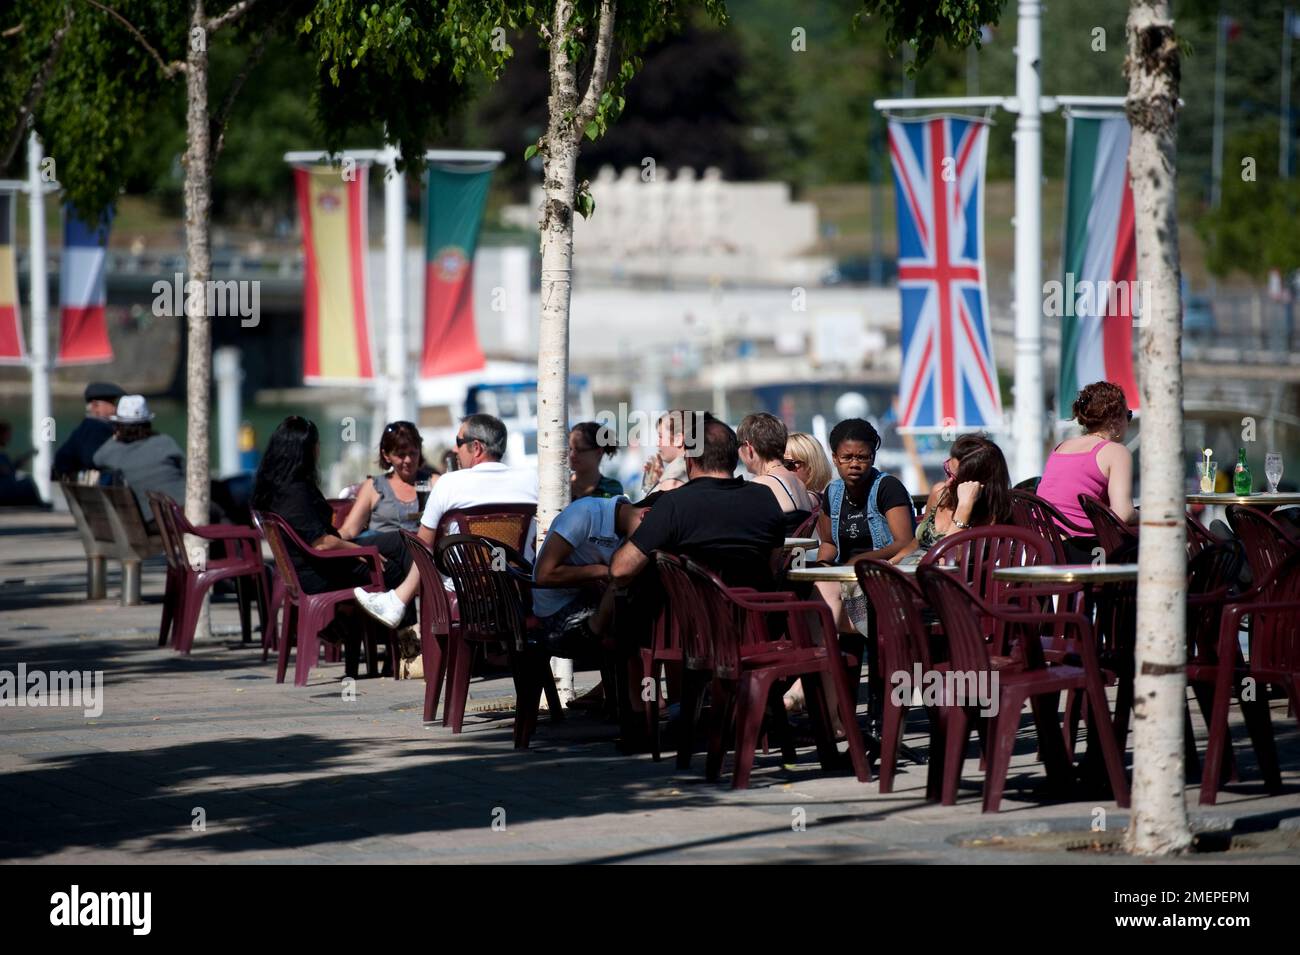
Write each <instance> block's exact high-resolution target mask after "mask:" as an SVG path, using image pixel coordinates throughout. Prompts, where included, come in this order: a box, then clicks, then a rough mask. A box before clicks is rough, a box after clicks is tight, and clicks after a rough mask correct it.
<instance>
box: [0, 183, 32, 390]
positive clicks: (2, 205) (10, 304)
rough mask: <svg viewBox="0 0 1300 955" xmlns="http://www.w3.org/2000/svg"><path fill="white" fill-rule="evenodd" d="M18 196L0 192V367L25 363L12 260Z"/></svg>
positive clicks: (7, 190)
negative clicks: (15, 208) (15, 209)
mask: <svg viewBox="0 0 1300 955" xmlns="http://www.w3.org/2000/svg"><path fill="white" fill-rule="evenodd" d="M17 201H18V196H17V193H15V192H14V191H12V190H9V189H0V365H18V364H22V363H24V362H25V361H26V360H27V349H26V347H25V346H24V345H23V323H22V318H21V317H20V315H19V313H18V266H17V263H16V261H15V259H14V207H15V206H16V205H17Z"/></svg>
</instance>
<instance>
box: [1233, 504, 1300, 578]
mask: <svg viewBox="0 0 1300 955" xmlns="http://www.w3.org/2000/svg"><path fill="white" fill-rule="evenodd" d="M1228 523H1229V524H1230V525H1232V530H1233V533H1235V534H1236V535H1237V536H1238V537H1239V538H1241V542H1242V543H1243V544H1245V545H1246V561H1247V563H1249V564H1250V572H1251V575H1252V576H1253V577H1254V578H1255V583H1256V584H1259V583H1260V582H1261V581H1263V580H1264V578H1265V577H1267V576H1268V574H1269V572H1270V571H1271V570H1272V569H1273V568H1274V567H1276V566H1277V565H1278V564H1280V563H1282V561H1283V560H1285V559H1286V558H1287V557H1289V556H1291V555H1292V554H1294V553H1296V552H1297V551H1300V541H1297V540H1296V539H1295V538H1294V537H1293V536H1292V534H1291V532H1290V531H1288V530H1287V529H1286V528H1285V527H1284V526H1282V524H1280V523H1279V522H1278V521H1277V520H1276V519H1275V518H1273V517H1272V516H1270V515H1268V514H1265V513H1263V512H1262V511H1260V510H1259V509H1258V508H1254V507H1248V506H1246V505H1244V504H1229V505H1228Z"/></svg>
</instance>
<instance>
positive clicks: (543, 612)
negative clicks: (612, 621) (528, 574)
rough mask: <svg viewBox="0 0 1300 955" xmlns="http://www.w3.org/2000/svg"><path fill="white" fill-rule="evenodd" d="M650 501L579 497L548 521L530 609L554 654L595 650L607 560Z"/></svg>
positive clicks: (606, 602) (605, 598) (608, 601)
mask: <svg viewBox="0 0 1300 955" xmlns="http://www.w3.org/2000/svg"><path fill="white" fill-rule="evenodd" d="M651 503H652V500H651V499H650V498H646V499H645V500H643V501H641V502H640V503H638V504H631V503H629V502H628V499H627V498H626V497H622V496H619V497H604V498H601V497H584V498H579V499H578V500H576V501H574V502H573V503H572V504H570V505H569V506H568V507H566V508H565V509H564V510H563V511H561V512H560V513H559V514H558V515H557V516H556V518H555V520H554V521H552V522H551V527H550V530H549V531H547V534H546V541H545V543H543V544H542V550H541V553H540V554H538V555H537V564H536V566H535V568H534V571H533V580H534V582H535V583H536V584H537V586H536V587H535V588H534V589H533V613H534V614H535V615H536V616H537V619H538V622H539V623H540V624H541V625H542V628H543V629H544V630H545V631H546V632H547V634H548V636H549V637H550V641H551V646H552V650H553V651H556V654H557V655H558V656H574V655H577V654H578V653H580V652H582V651H583V650H590V649H595V643H594V640H595V638H596V637H598V636H600V635H601V634H602V633H604V631H605V628H606V627H607V626H608V622H609V615H610V611H611V609H612V597H613V590H612V589H611V588H609V587H607V586H606V585H607V584H608V582H609V579H610V574H609V561H610V558H611V557H613V556H614V551H615V550H617V549H618V547H619V545H620V544H621V543H622V542H623V541H625V540H626V539H627V538H628V536H629V535H630V534H631V533H632V532H633V531H634V530H636V529H637V527H638V526H639V525H640V524H641V518H642V517H643V516H644V515H645V513H646V511H647V509H648V508H649V506H650V504H651Z"/></svg>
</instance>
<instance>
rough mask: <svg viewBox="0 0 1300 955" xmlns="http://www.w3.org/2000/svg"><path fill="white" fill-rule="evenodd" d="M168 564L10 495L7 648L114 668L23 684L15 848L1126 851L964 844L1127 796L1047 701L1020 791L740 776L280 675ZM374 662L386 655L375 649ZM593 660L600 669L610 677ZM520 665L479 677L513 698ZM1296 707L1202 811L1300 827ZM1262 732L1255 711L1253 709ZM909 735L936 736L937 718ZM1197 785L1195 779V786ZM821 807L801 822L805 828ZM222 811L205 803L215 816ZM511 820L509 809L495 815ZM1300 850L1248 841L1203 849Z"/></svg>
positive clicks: (874, 858) (908, 773)
mask: <svg viewBox="0 0 1300 955" xmlns="http://www.w3.org/2000/svg"><path fill="white" fill-rule="evenodd" d="M162 571H163V567H162V564H161V563H160V562H159V563H157V564H156V565H153V566H150V567H149V568H148V569H147V572H146V575H145V581H144V593H145V595H146V601H147V602H146V603H145V605H143V606H141V607H134V608H123V607H119V606H118V605H117V602H116V594H117V587H118V583H119V581H118V577H117V573H118V571H117V568H115V567H110V573H109V594H110V595H111V598H112V599H110V600H106V601H96V602H87V601H86V600H85V599H84V598H85V591H84V584H85V573H84V561H83V558H82V555H81V549H80V545H79V543H78V541H77V538H76V534H75V532H74V530H73V527H72V522H71V520H70V519H69V518H68V517H66V516H65V515H59V514H51V513H46V512H36V511H25V512H13V511H0V671H4V670H8V671H11V672H13V671H16V669H17V667H18V665H19V664H20V663H21V664H25V665H26V667H27V669H28V671H29V672H30V671H34V670H37V669H40V670H59V669H64V670H66V669H79V670H82V669H89V670H102V671H103V672H104V682H105V689H104V709H103V713H102V715H100V716H98V717H97V718H88V717H87V716H85V715H84V714H83V712H82V710H81V709H73V708H67V707H63V708H11V707H7V706H6V707H0V860H5V861H11V862H13V861H17V862H33V861H38V862H65V863H102V862H167V863H191V862H193V863H199V862H208V863H211V862H220V863H227V862H246V863H247V862H292V863H304V862H575V861H603V862H692V863H707V862H835V861H844V862H911V863H925V862H946V863H954V862H955V863H1021V864H1023V863H1025V862H1048V861H1067V862H1068V861H1077V862H1103V863H1105V862H1114V861H1122V860H1117V859H1115V858H1113V857H1108V856H1100V855H1094V854H1087V855H1084V854H1080V853H1052V854H1047V853H1037V852H1034V853H1013V852H1010V851H1005V850H987V849H973V848H962V847H959V846H957V845H956V844H955V842H953V841H950V840H954V839H955V838H956V837H961V836H981V835H988V834H995V833H1010V832H1012V831H1023V832H1033V831H1040V830H1046V829H1049V828H1050V829H1077V830H1086V829H1088V828H1089V827H1090V826H1091V825H1092V823H1093V821H1094V819H1097V818H1099V813H1098V810H1100V811H1102V812H1104V814H1105V821H1106V825H1107V828H1108V829H1110V830H1112V831H1113V830H1115V829H1117V828H1122V827H1123V825H1124V821H1125V815H1126V814H1125V813H1123V812H1120V811H1118V810H1116V808H1115V805H1114V803H1113V802H1093V801H1081V802H1073V803H1062V802H1052V801H1050V799H1049V797H1048V795H1047V793H1046V792H1045V785H1044V784H1045V778H1044V777H1043V775H1042V773H1041V771H1040V767H1038V765H1037V764H1036V763H1035V762H1034V754H1033V742H1032V734H1031V733H1030V732H1029V728H1030V726H1031V724H1029V723H1028V721H1027V722H1026V727H1027V730H1026V735H1025V736H1024V738H1023V739H1022V740H1021V743H1020V745H1018V747H1017V755H1016V757H1015V759H1014V762H1013V765H1012V772H1011V776H1010V778H1009V780H1008V790H1007V798H1006V799H1005V800H1004V803H1003V810H1002V812H1000V813H999V814H997V815H996V816H986V815H982V814H981V813H980V811H979V779H980V776H979V774H978V772H977V767H976V764H975V762H974V761H973V760H971V761H968V762H967V764H966V775H965V785H964V786H963V792H962V797H961V801H960V803H959V804H958V805H957V806H955V807H946V808H945V807H940V806H930V805H927V804H926V803H925V801H924V798H923V795H924V767H920V766H916V765H913V764H910V763H907V762H904V764H903V766H902V770H903V771H902V773H901V776H900V778H899V780H898V783H897V786H896V791H895V792H894V793H892V794H889V795H883V796H882V795H881V794H880V793H879V789H878V786H877V784H876V783H875V782H872V783H870V784H867V785H863V784H860V783H858V782H856V781H855V780H854V779H852V778H851V777H849V776H848V775H844V776H838V775H834V776H832V775H827V774H825V773H823V772H822V771H821V770H820V768H819V767H818V765H817V762H816V757H815V754H814V753H813V752H812V751H811V750H801V751H800V759H799V763H798V765H797V767H796V768H795V769H794V770H793V771H791V772H786V771H783V770H782V769H781V767H780V760H779V756H777V755H776V754H773V755H771V756H767V757H764V756H762V755H760V756H759V757H758V759H757V764H756V771H755V774H754V778H753V788H751V789H750V790H749V791H747V792H739V793H736V792H732V791H731V790H730V789H728V788H727V786H726V781H725V779H724V782H723V783H722V784H709V783H706V782H705V781H704V780H703V771H702V764H703V758H702V757H697V758H696V760H695V765H694V766H693V767H692V770H691V771H689V772H682V773H679V772H677V771H676V770H675V769H674V765H673V762H672V758H671V754H670V755H669V757H668V759H666V760H665V761H664V762H661V763H654V762H653V761H652V760H651V759H650V757H649V756H622V755H619V753H618V752H617V751H616V750H615V747H614V745H613V743H612V739H613V731H612V728H611V727H608V726H606V725H605V724H603V723H601V722H599V721H597V720H595V719H594V718H592V717H588V716H580V715H574V716H571V717H570V718H569V719H568V720H566V721H565V722H564V723H562V724H559V725H555V724H551V723H549V722H547V721H546V720H545V719H543V722H542V723H541V725H540V726H539V728H538V731H537V733H536V735H535V737H534V741H533V745H532V749H531V750H529V751H527V752H515V751H514V750H513V749H512V747H511V733H510V727H511V720H512V718H513V716H512V713H511V712H510V711H509V710H506V711H504V712H476V713H472V714H471V715H470V716H469V717H468V718H467V720H466V726H465V732H464V733H463V734H461V735H458V736H457V735H452V734H451V733H450V731H447V730H444V729H443V728H442V727H441V725H440V724H438V725H431V726H428V727H426V726H424V725H423V723H422V722H421V719H420V710H421V705H422V702H421V701H422V697H423V683H422V682H420V681H414V682H412V681H394V680H389V679H366V678H362V679H360V680H358V681H357V683H356V699H355V701H348V700H345V699H344V698H343V694H342V692H341V687H340V682H339V678H340V677H341V676H342V665H341V664H338V665H326V666H322V667H320V668H319V669H317V670H316V671H314V673H313V677H312V680H311V683H310V685H309V686H307V687H304V688H295V687H293V686H292V685H291V684H284V685H277V684H276V683H275V681H274V676H275V669H274V664H273V662H269V663H263V662H262V659H261V650H260V648H259V647H258V646H256V645H245V644H242V643H241V642H240V639H239V636H238V631H237V616H236V613H235V609H234V602H233V600H229V599H227V600H223V601H220V602H218V603H217V604H216V606H215V608H214V615H213V616H214V623H215V625H216V628H217V631H218V634H219V636H217V637H215V638H213V639H210V640H208V641H206V642H199V643H198V644H196V646H195V649H194V653H193V655H192V656H191V657H189V658H183V657H180V656H178V655H176V654H175V653H174V652H172V651H171V650H169V649H159V648H158V647H157V627H158V619H159V599H160V596H161V592H162ZM363 671H364V668H363ZM592 682H594V675H593V674H580V676H579V683H580V684H582V683H586V684H587V685H590V684H591V683H592ZM509 692H510V685H509V681H508V680H501V679H498V680H491V681H475V683H474V684H473V685H472V696H471V700H470V708H471V710H473V709H474V708H475V707H480V708H482V709H488V708H490V707H491V706H492V705H493V703H492V701H493V700H494V699H496V700H497V702H498V703H502V702H504V701H503V699H502V698H504V697H506V696H507V694H509ZM1273 717H1274V725H1275V727H1277V731H1278V740H1279V746H1280V748H1281V756H1282V760H1283V765H1284V767H1288V768H1289V771H1288V772H1287V773H1286V777H1285V780H1286V784H1287V790H1286V793H1285V794H1284V795H1282V796H1276V797H1269V796H1267V795H1266V794H1265V793H1264V791H1263V789H1262V786H1261V785H1260V784H1259V782H1258V780H1259V774H1258V771H1257V769H1256V767H1255V764H1254V756H1253V753H1252V752H1251V750H1250V748H1249V746H1241V747H1239V750H1238V751H1239V760H1240V771H1241V778H1242V780H1244V781H1243V782H1241V783H1234V784H1231V785H1230V787H1229V791H1228V792H1226V793H1223V794H1221V796H1220V806H1219V807H1217V808H1216V809H1215V810H1214V811H1213V812H1212V813H1209V814H1207V815H1206V816H1204V817H1198V818H1200V819H1201V821H1202V822H1204V823H1208V824H1212V825H1217V826H1226V825H1230V824H1231V821H1232V820H1234V819H1242V818H1243V817H1250V818H1251V819H1253V820H1254V823H1252V824H1255V825H1264V826H1269V825H1274V826H1275V825H1277V824H1278V823H1279V822H1280V823H1281V824H1282V825H1283V826H1284V827H1287V826H1295V825H1296V824H1297V820H1300V773H1298V772H1297V767H1300V739H1298V738H1297V732H1296V726H1295V722H1294V720H1289V719H1288V718H1287V717H1286V706H1285V703H1284V702H1278V703H1276V704H1275V706H1274V712H1273ZM1236 730H1237V731H1238V732H1239V733H1240V732H1241V728H1240V726H1238V727H1236ZM907 742H908V744H909V745H912V746H915V747H917V748H919V749H922V750H923V749H924V748H925V742H926V740H925V737H924V736H923V735H912V736H909V737H908V740H907ZM1196 795H1197V792H1196V790H1195V789H1194V788H1193V789H1189V791H1188V800H1189V805H1191V806H1193V807H1194V806H1195V800H1196ZM800 820H802V821H803V823H804V824H803V826H802V828H800V827H798V823H799V822H800ZM200 822H202V823H203V825H200ZM494 823H495V824H494ZM1261 858H1268V859H1269V861H1288V862H1294V861H1296V855H1295V854H1294V853H1290V854H1283V853H1276V854H1273V855H1271V856H1266V857H1262V856H1260V855H1258V854H1255V855H1252V854H1249V853H1235V852H1234V853H1226V854H1220V855H1219V856H1217V857H1201V860H1202V861H1205V860H1207V859H1208V860H1213V861H1222V862H1249V861H1260V859H1261Z"/></svg>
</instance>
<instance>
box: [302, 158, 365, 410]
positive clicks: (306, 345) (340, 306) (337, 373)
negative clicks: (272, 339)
mask: <svg viewBox="0 0 1300 955" xmlns="http://www.w3.org/2000/svg"><path fill="white" fill-rule="evenodd" d="M347 173H348V176H347V178H345V175H344V172H343V171H342V170H340V168H339V167H337V166H298V167H296V168H295V169H294V180H295V182H296V184H297V187H298V215H299V217H300V218H301V220H302V246H303V252H304V254H305V255H306V258H307V269H306V274H305V276H304V281H303V326H302V345H303V357H302V373H303V380H304V381H305V383H306V384H309V385H320V384H337V383H341V382H342V383H347V382H357V381H368V380H370V379H372V378H373V377H374V371H373V368H374V363H373V361H372V360H371V354H370V306H369V299H370V295H369V286H368V285H367V281H366V279H367V270H366V257H367V255H368V253H369V241H368V232H367V221H368V219H367V210H366V182H367V173H368V167H367V166H366V165H363V164H360V163H359V164H357V165H356V166H355V167H348V169H347Z"/></svg>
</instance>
